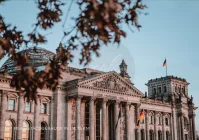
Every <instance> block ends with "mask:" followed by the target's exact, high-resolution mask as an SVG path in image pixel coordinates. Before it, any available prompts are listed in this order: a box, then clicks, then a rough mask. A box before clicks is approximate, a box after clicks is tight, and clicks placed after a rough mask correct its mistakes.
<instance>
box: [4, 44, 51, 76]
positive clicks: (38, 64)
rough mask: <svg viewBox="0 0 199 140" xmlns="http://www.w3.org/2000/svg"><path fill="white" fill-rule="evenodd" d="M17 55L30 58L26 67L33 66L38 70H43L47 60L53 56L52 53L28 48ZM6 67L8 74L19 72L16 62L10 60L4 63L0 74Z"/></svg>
mask: <svg viewBox="0 0 199 140" xmlns="http://www.w3.org/2000/svg"><path fill="white" fill-rule="evenodd" d="M18 53H21V54H27V55H28V56H29V57H30V61H28V64H27V66H34V67H35V68H36V69H38V70H39V69H43V68H44V66H45V65H46V64H47V63H48V62H49V60H50V59H51V58H52V57H53V56H54V55H55V54H54V53H53V52H51V51H48V50H46V49H44V48H39V47H36V49H34V48H28V49H26V50H23V51H20V52H18ZM6 66H7V72H8V73H16V71H17V70H19V68H18V67H17V65H16V62H15V61H13V60H12V59H11V58H9V59H8V60H6V61H5V63H4V64H3V65H2V67H1V68H0V72H2V71H4V70H5V67H6Z"/></svg>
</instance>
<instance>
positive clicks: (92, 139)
mask: <svg viewBox="0 0 199 140" xmlns="http://www.w3.org/2000/svg"><path fill="white" fill-rule="evenodd" d="M94 100H95V98H94V97H91V99H90V102H89V137H90V138H89V140H95V137H94V136H95V135H94V134H95V131H94V130H95V122H94V116H95V114H94Z"/></svg>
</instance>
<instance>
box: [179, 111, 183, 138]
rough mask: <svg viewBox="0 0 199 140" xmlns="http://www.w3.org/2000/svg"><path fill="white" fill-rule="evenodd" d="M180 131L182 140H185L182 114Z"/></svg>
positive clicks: (181, 116)
mask: <svg viewBox="0 0 199 140" xmlns="http://www.w3.org/2000/svg"><path fill="white" fill-rule="evenodd" d="M180 129H181V140H184V121H183V115H182V113H181V114H180Z"/></svg>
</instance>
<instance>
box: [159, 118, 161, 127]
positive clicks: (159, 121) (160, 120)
mask: <svg viewBox="0 0 199 140" xmlns="http://www.w3.org/2000/svg"><path fill="white" fill-rule="evenodd" d="M159 125H161V117H159Z"/></svg>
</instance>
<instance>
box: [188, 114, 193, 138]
mask: <svg viewBox="0 0 199 140" xmlns="http://www.w3.org/2000/svg"><path fill="white" fill-rule="evenodd" d="M192 129H193V126H192V116H189V139H190V140H193V130H192Z"/></svg>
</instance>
